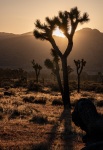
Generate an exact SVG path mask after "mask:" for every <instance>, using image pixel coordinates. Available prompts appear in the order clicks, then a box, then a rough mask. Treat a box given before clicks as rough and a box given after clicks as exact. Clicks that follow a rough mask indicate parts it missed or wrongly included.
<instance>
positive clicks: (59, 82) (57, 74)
mask: <svg viewBox="0 0 103 150" xmlns="http://www.w3.org/2000/svg"><path fill="white" fill-rule="evenodd" d="M56 78H57V82H58V85H59V89H60V93H61V95H62V99H63V86H62V83H61V78H60V73H59V65H58V63H56Z"/></svg>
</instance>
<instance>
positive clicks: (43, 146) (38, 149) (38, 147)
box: [30, 142, 49, 150]
mask: <svg viewBox="0 0 103 150" xmlns="http://www.w3.org/2000/svg"><path fill="white" fill-rule="evenodd" d="M30 149H31V150H34V149H35V150H48V149H49V145H48V143H45V142H41V143H39V144H35V145H31V147H30Z"/></svg>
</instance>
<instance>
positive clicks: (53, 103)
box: [52, 99, 63, 106]
mask: <svg viewBox="0 0 103 150" xmlns="http://www.w3.org/2000/svg"><path fill="white" fill-rule="evenodd" d="M52 105H54V106H57V105H63V102H62V101H61V100H59V99H54V100H53V101H52Z"/></svg>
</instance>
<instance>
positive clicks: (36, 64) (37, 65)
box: [32, 59, 42, 83]
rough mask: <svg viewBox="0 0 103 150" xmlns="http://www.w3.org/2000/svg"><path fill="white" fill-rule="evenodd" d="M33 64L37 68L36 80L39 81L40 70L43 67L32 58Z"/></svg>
mask: <svg viewBox="0 0 103 150" xmlns="http://www.w3.org/2000/svg"><path fill="white" fill-rule="evenodd" d="M32 65H33V68H34V70H35V76H36V82H37V83H38V78H39V75H40V70H41V69H42V67H41V66H40V65H39V64H38V63H35V61H34V59H33V60H32Z"/></svg>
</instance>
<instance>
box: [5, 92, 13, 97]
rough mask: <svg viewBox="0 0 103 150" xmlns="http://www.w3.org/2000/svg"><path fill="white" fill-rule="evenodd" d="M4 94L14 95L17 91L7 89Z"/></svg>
mask: <svg viewBox="0 0 103 150" xmlns="http://www.w3.org/2000/svg"><path fill="white" fill-rule="evenodd" d="M4 95H5V96H14V95H15V93H14V91H5V92H4Z"/></svg>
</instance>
